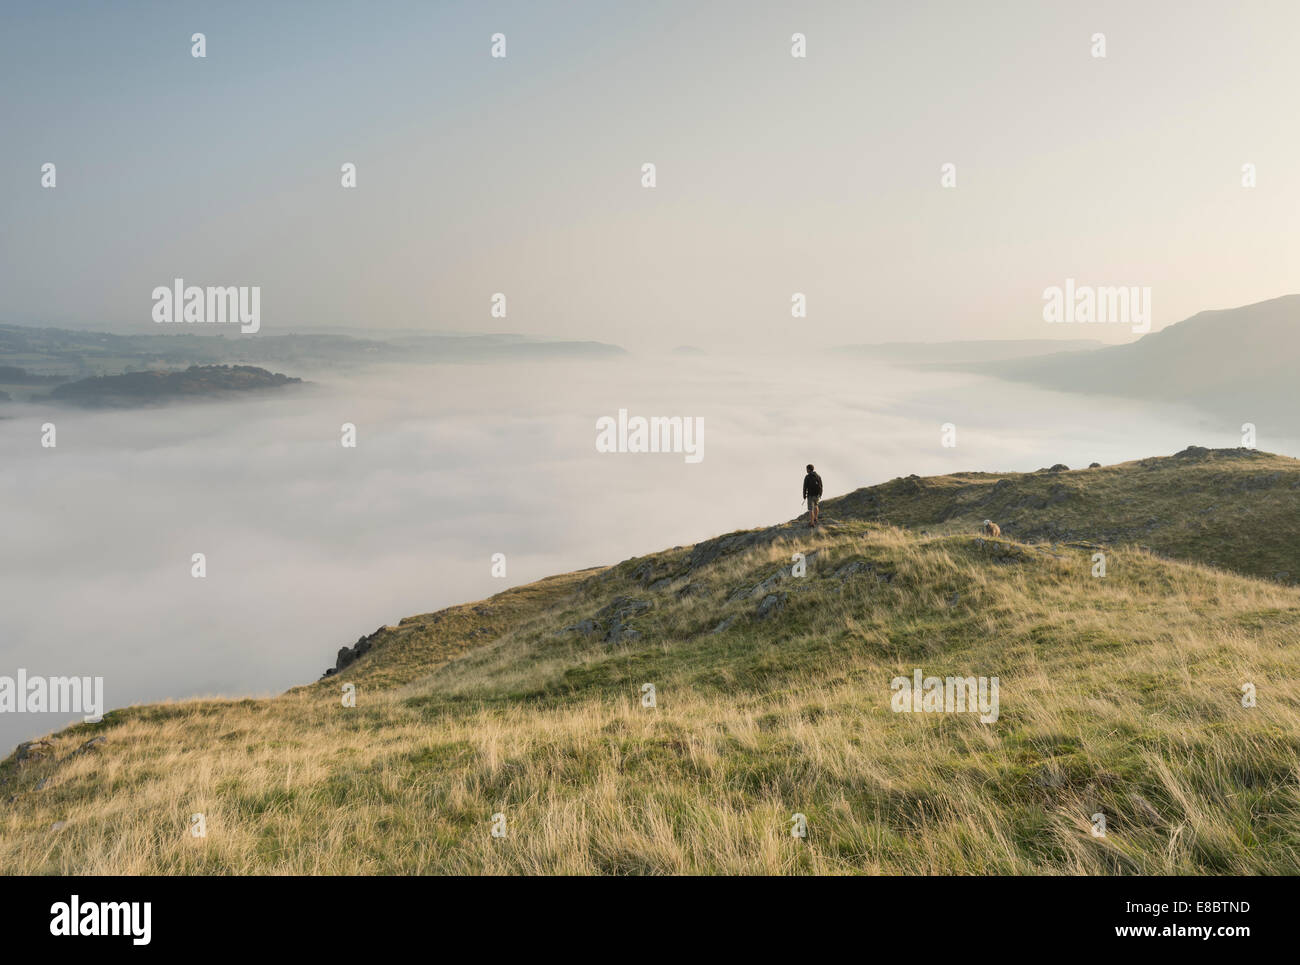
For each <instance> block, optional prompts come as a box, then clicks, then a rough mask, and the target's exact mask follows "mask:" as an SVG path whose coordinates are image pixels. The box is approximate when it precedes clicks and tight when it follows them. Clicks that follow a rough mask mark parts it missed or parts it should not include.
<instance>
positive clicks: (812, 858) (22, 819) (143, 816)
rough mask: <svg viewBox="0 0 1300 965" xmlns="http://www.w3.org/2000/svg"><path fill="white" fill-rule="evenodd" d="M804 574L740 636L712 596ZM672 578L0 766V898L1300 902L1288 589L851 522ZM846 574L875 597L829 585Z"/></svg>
mask: <svg viewBox="0 0 1300 965" xmlns="http://www.w3.org/2000/svg"><path fill="white" fill-rule="evenodd" d="M812 550H818V551H820V552H819V555H818V556H817V557H815V559H814V560H813V561H812V562H810V564H809V572H808V575H807V576H806V577H804V578H802V579H796V578H788V579H786V580H784V581H781V582H780V583H779V585H778V586H777V588H776V589H775V590H774V591H773V592H777V593H787V594H788V597H787V600H786V605H785V607H784V609H783V610H782V611H781V612H780V613H779V614H778V615H777V616H775V617H773V618H772V619H769V620H765V621H760V620H757V619H756V618H755V616H754V611H755V607H756V605H757V602H758V600H757V599H756V598H753V597H747V598H743V599H742V598H739V597H740V595H739V594H738V593H736V592H735V591H736V590H737V588H739V587H745V586H752V585H754V584H757V583H758V582H759V581H760V580H763V579H764V578H766V577H768V576H770V575H772V574H773V573H774V572H775V571H776V570H777V569H778V568H779V567H781V566H783V565H788V564H789V561H790V558H791V554H792V553H793V552H795V551H801V552H805V553H807V552H810V551H812ZM687 559H688V551H686V550H679V551H670V552H669V553H665V554H658V555H657V556H656V557H654V558H653V560H652V562H653V563H654V565H655V566H656V567H659V568H660V572H668V573H675V574H676V576H674V577H673V578H672V579H671V580H670V582H669V584H668V585H667V586H666V587H660V588H659V589H657V590H655V591H653V592H652V591H650V590H648V589H646V588H645V586H644V585H643V582H644V581H641V582H638V580H637V579H635V578H634V576H633V572H634V570H635V567H636V565H637V564H638V561H629V563H625V564H621V565H620V566H619V567H617V568H613V569H611V570H609V571H606V572H605V573H603V574H597V573H596V571H588V572H585V573H579V574H570V575H568V576H565V577H558V578H554V579H551V580H547V581H543V582H541V583H539V584H534V585H532V586H529V587H522V588H519V589H517V590H513V591H509V592H507V593H504V594H501V595H499V596H498V597H494V598H493V599H492V600H490V601H485V602H484V603H482V604H480V605H479V606H478V609H477V610H476V609H475V607H474V606H471V605H467V606H464V607H457V608H453V609H452V610H450V611H444V612H443V614H441V615H426V616H423V617H416V618H411V619H409V620H406V621H403V623H402V624H401V625H400V626H399V627H397V628H390V630H388V631H386V633H385V634H384V635H383V640H382V642H381V643H380V644H379V645H378V646H377V647H376V649H375V650H374V651H373V652H372V653H370V654H368V655H367V656H366V657H364V658H362V659H361V660H360V661H359V662H358V663H357V664H355V665H354V666H353V667H350V668H348V670H346V671H345V672H344V673H343V674H341V675H340V676H338V677H335V678H329V679H326V680H324V681H321V682H319V683H317V684H314V685H311V686H307V687H303V688H298V689H296V690H294V691H291V692H290V693H288V694H285V695H283V696H281V697H278V698H275V699H270V700H238V701H214V700H196V701H180V702H176V703H169V704H157V705H151V706H147V707H139V708H131V709H128V710H125V711H120V712H115V713H113V714H110V715H109V716H108V718H107V719H106V721H105V723H104V724H101V725H97V726H95V727H90V726H81V727H76V728H72V729H70V730H68V731H65V732H63V733H62V734H60V735H57V736H56V737H55V738H54V742H55V753H54V756H53V758H52V759H50V760H45V761H35V762H27V763H24V764H22V765H19V764H17V763H15V762H14V761H13V760H12V759H11V760H10V761H8V762H6V763H5V764H4V765H3V767H2V768H0V777H2V778H3V779H4V780H5V782H6V783H5V784H4V786H3V789H2V791H3V794H4V797H5V798H6V799H9V798H11V797H12V799H11V800H9V801H8V803H6V804H4V805H3V806H0V870H3V871H4V872H5V873H9V874H13V873H46V872H52V873H73V874H358V873H361V874H370V873H398V874H409V873H414V874H419V873H451V874H460V873H464V874H482V873H487V874H520V873H522V874H609V873H614V874H626V873H656V874H660V873H663V874H674V873H723V874H792V873H816V874H838V873H863V872H866V873H907V874H918V873H919V874H926V873H935V874H1007V873H1027V874H1113V873H1141V874H1200V873H1210V874H1257V873H1290V874H1294V873H1297V872H1300V859H1298V858H1297V855H1298V854H1300V791H1298V787H1300V785H1298V784H1297V778H1298V777H1300V757H1298V755H1300V682H1298V678H1300V675H1298V674H1297V669H1300V668H1298V667H1297V663H1298V661H1297V656H1296V646H1295V643H1294V640H1295V635H1296V628H1297V624H1298V623H1300V592H1298V591H1297V590H1295V589H1293V588H1290V587H1286V586H1281V585H1278V584H1276V583H1272V582H1267V581H1261V580H1255V579H1250V578H1246V577H1242V576H1237V575H1234V574H1231V573H1227V572H1223V571H1218V570H1214V569H1210V568H1207V567H1201V566H1196V565H1192V564H1186V563H1177V562H1171V561H1167V560H1162V559H1159V558H1156V557H1154V556H1151V555H1150V554H1148V553H1145V552H1142V551H1139V550H1137V549H1133V548H1126V549H1119V550H1115V551H1113V552H1111V553H1110V558H1109V563H1108V565H1109V572H1108V575H1107V577H1106V578H1105V579H1095V578H1094V577H1092V576H1091V575H1090V571H1091V559H1090V551H1089V550H1087V549H1076V548H1066V547H1055V548H1052V547H1043V546H1039V547H1028V546H1022V545H1019V544H1016V543H1014V542H1011V541H1008V540H1001V541H977V540H976V539H975V538H974V536H973V535H956V534H945V535H941V536H920V535H918V534H915V533H910V532H906V531H903V530H899V529H893V528H889V527H882V526H877V525H872V524H868V523H862V522H844V523H839V524H832V525H830V526H829V527H827V528H826V529H825V530H823V531H821V532H819V533H817V534H816V535H814V536H808V535H807V534H806V531H801V530H796V529H791V530H790V531H789V534H788V535H786V536H783V537H782V538H780V539H777V540H776V541H774V542H770V543H767V544H765V545H764V544H760V545H757V546H755V547H753V548H750V549H748V550H745V551H742V552H739V553H735V554H732V555H729V556H723V557H722V558H720V559H719V560H717V561H716V562H714V563H712V564H711V565H708V566H704V567H699V568H697V569H696V570H695V571H692V572H688V571H687V570H686V569H685V566H686V561H687ZM855 559H856V560H862V561H867V562H870V563H871V564H872V566H873V569H872V570H869V571H865V572H860V573H857V574H854V575H851V576H845V577H842V578H841V577H837V576H836V575H835V572H836V570H837V569H838V568H839V567H841V566H842V565H843V564H844V563H846V562H849V561H852V560H855ZM640 562H644V561H640ZM594 574H595V575H594ZM687 583H694V584H696V589H697V592H696V593H695V594H693V595H689V596H680V597H679V595H678V592H677V591H678V590H679V589H681V587H682V586H684V585H686V584H687ZM618 596H634V597H637V598H639V599H645V600H647V601H650V602H652V603H653V604H654V606H653V608H651V609H650V610H648V611H646V612H645V613H643V614H641V615H639V616H637V617H635V618H634V620H633V624H634V625H635V626H636V627H637V628H638V629H639V630H640V632H641V636H639V637H637V638H635V639H632V640H629V641H627V642H624V643H620V644H605V643H602V642H600V640H599V639H598V637H594V636H584V635H582V634H580V633H564V632H559V631H561V628H563V627H565V626H567V625H569V624H572V623H574V622H576V621H577V620H579V619H582V618H586V617H590V616H592V615H593V614H594V613H596V612H597V611H598V610H599V609H600V608H601V607H602V606H604V605H605V604H606V603H608V602H609V601H610V600H612V599H614V598H615V597H618ZM727 616H735V617H736V620H735V622H734V624H733V625H732V626H731V628H730V629H727V630H725V631H722V632H719V633H713V632H711V631H712V629H713V627H714V626H715V625H716V624H717V623H718V622H719V621H720V620H722V619H723V618H724V617H727ZM476 627H488V628H489V629H490V630H491V634H490V636H488V637H485V636H480V637H479V638H478V639H479V640H481V641H483V642H481V643H478V644H472V643H467V640H466V637H467V634H468V632H469V630H470V629H471V628H476ZM916 667H920V668H923V669H924V671H925V672H926V674H927V675H929V674H934V675H938V676H944V675H946V674H960V675H963V676H966V675H986V676H998V677H999V678H1000V681H1001V692H1000V697H1001V699H1000V715H1001V716H1000V718H999V720H998V721H997V722H996V723H994V724H988V725H986V724H982V723H980V722H979V721H978V719H977V718H976V717H975V716H974V715H970V714H895V713H893V712H891V710H890V697H891V691H890V687H889V684H890V680H891V679H892V678H893V677H895V676H897V675H904V676H909V675H910V674H911V671H912V669H913V668H916ZM644 682H652V683H654V684H655V686H656V688H657V701H658V706H657V707H655V708H653V709H648V708H643V707H642V706H641V704H640V700H639V692H640V685H641V684H642V683H644ZM1248 682H1249V683H1253V684H1255V686H1256V687H1257V688H1258V695H1259V699H1258V706H1256V707H1254V708H1244V707H1242V706H1241V686H1242V684H1243V683H1248ZM346 683H352V684H354V685H355V686H356V688H357V706H356V707H354V708H347V707H344V706H343V705H342V701H341V698H340V695H341V689H342V686H343V685H344V684H346ZM98 733H102V734H104V735H105V736H106V737H107V742H106V743H105V744H103V745H102V746H101V747H100V748H99V749H98V750H97V751H92V752H88V753H84V754H79V755H73V754H72V751H74V750H75V749H76V748H77V747H78V746H79V745H80V744H81V742H82V741H84V740H86V739H87V738H88V737H90V736H92V735H93V734H98ZM41 781H44V782H45V783H44V784H43V785H42V786H41V787H40V788H39V789H38V788H37V785H38V784H39V783H40V782H41ZM498 812H500V813H504V814H505V815H506V822H507V825H506V827H507V833H506V836H505V837H504V838H494V837H492V836H491V834H490V830H491V827H492V815H494V814H496V813H498ZM1096 812H1101V813H1104V814H1105V815H1106V819H1107V825H1108V826H1107V834H1106V836H1105V837H1095V836H1094V835H1093V834H1092V815H1093V814H1094V813H1096ZM795 813H801V814H804V815H806V816H807V820H808V837H807V838H806V839H799V838H795V837H793V836H791V834H790V828H791V818H792V815H794V814H795ZM194 814H202V815H204V820H205V822H206V830H207V834H206V837H204V838H195V837H194V836H193V835H191V834H190V831H189V825H190V820H191V815H194ZM56 822H62V824H61V826H60V827H58V829H57V830H56V829H54V826H55V824H56Z"/></svg>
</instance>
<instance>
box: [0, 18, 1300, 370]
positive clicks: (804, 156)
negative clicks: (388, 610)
mask: <svg viewBox="0 0 1300 965" xmlns="http://www.w3.org/2000/svg"><path fill="white" fill-rule="evenodd" d="M498 31H499V32H502V33H504V34H505V35H506V40H507V56H506V57H505V58H504V59H493V58H492V57H490V55H489V53H490V46H491V40H490V38H491V35H492V34H493V33H496V32H498ZM194 32H203V33H204V34H205V35H206V43H207V56H206V58H204V59H196V58H194V57H192V56H191V54H190V47H191V42H190V37H191V34H193V33H194ZM795 32H801V33H803V34H805V35H806V36H807V51H808V55H807V57H806V58H804V59H796V58H794V57H792V56H791V54H790V47H791V35H792V34H793V33H795ZM1095 33H1104V34H1105V38H1106V52H1107V56H1106V57H1105V58H1104V59H1101V58H1094V57H1093V56H1092V55H1091V49H1092V36H1093V34H1095ZM1297 36H1300V4H1296V3H1294V2H1293V0H1278V2H1244V3H1231V4H1228V3H1220V2H1206V0H1181V2H1172V0H1171V2H1133V0H1124V2H1091V3H1077V2H1070V3H1067V2H1045V0H1026V2H1009V3H1008V2H1001V3H998V4H992V5H990V4H975V3H969V2H953V3H908V4H900V3H897V2H892V3H852V4H850V3H842V2H841V3H830V2H827V3H799V4H785V3H762V2H722V3H718V2H715V3H709V2H700V0H691V2H668V3H641V4H630V3H618V4H612V3H609V2H607V0H599V2H577V0H566V2H542V0H534V2H524V3H492V2H467V3H444V2H437V3H434V2H424V3H396V2H393V3H387V2H366V3H356V4H339V3H318V2H313V3H300V4H289V3H275V4H269V3H261V2H253V3H223V4H220V5H218V4H215V3H207V4H204V3H179V2H165V3H156V4H153V3H129V2H124V3H114V4H105V3H98V2H97V3H85V4H68V3H63V4H58V5H57V6H56V5H54V4H48V3H37V2H9V3H6V4H5V5H4V7H3V11H2V12H0V80H2V81H3V82H2V83H0V131H2V132H3V141H2V145H3V146H2V149H0V223H2V224H3V231H2V232H0V292H3V302H0V322H12V323H19V324H57V325H62V326H67V327H86V328H109V329H111V330H113V331H117V332H121V333H147V334H156V333H158V332H159V331H162V329H160V327H159V326H157V325H155V324H154V323H153V322H152V321H151V319H150V309H151V307H152V303H151V300H150V293H151V292H152V290H153V288H154V287H156V286H158V285H167V284H170V282H171V279H173V278H175V277H178V276H179V277H183V278H184V279H185V280H186V282H187V283H189V284H197V285H260V286H261V287H262V306H263V308H262V333H263V334H276V333H285V332H289V331H295V330H302V329H304V328H314V329H319V328H322V327H333V326H338V327H347V328H349V329H356V328H366V327H373V328H376V329H381V328H382V329H393V328H404V329H426V330H429V331H437V330H456V331H468V332H496V331H511V332H520V333H524V334H532V335H550V336H563V337H569V338H585V339H597V340H602V341H608V342H614V343H617V344H621V345H624V346H626V347H629V348H632V349H656V348H668V347H671V346H673V345H677V344H681V343H690V344H696V345H703V346H709V347H722V346H732V347H736V346H743V347H745V348H764V347H768V348H779V347H783V346H787V345H792V344H798V343H800V342H806V341H807V340H808V339H809V338H810V337H811V338H812V339H813V340H814V341H815V342H816V343H818V344H822V345H833V344H836V343H841V342H874V341H911V340H937V339H958V338H960V339H967V338H1051V337H1076V338H1077V337H1094V338H1103V339H1106V340H1108V341H1116V340H1127V339H1129V338H1132V337H1133V336H1132V334H1131V333H1130V332H1129V330H1128V329H1127V328H1121V327H1118V326H1089V327H1086V328H1084V327H1070V328H1064V327H1062V326H1049V325H1047V324H1046V323H1044V322H1043V320H1042V315H1041V310H1042V292H1043V289H1044V288H1045V287H1048V286H1051V285H1062V284H1063V283H1064V281H1065V279H1066V278H1074V279H1076V281H1077V282H1078V283H1079V284H1081V285H1089V284H1090V285H1096V286H1101V285H1138V286H1149V287H1150V288H1151V289H1152V306H1153V314H1154V327H1155V328H1159V327H1161V326H1163V325H1165V324H1168V323H1171V322H1175V321H1178V320H1180V319H1182V318H1184V317H1186V316H1188V315H1191V314H1193V313H1195V312H1197V311H1200V310H1202V309H1206V308H1226V307H1231V306H1236V305H1241V304H1246V303H1250V302H1255V301H1260V300H1263V299H1266V298H1272V297H1275V296H1277V295H1282V294H1286V293H1290V292H1295V291H1300V282H1298V281H1297V266H1300V241H1297V239H1298V238H1300V124H1297V122H1296V118H1297V117H1300V58H1297V57H1296V55H1295V43H1296V37H1297ZM47 162H52V163H54V164H55V165H56V166H57V187H55V188H53V189H48V188H42V187H41V183H40V180H41V166H42V164H45V163H47ZM344 162H353V163H355V164H356V165H357V168H358V186H357V187H356V188H355V189H345V188H343V187H341V186H340V183H339V181H340V165H342V164H343V163H344ZM645 162H652V163H654V164H655V165H656V166H657V176H658V185H657V187H655V188H653V189H647V188H643V187H642V186H641V165H642V164H643V163H645ZM945 163H953V164H955V165H956V166H957V186H956V187H955V188H949V189H945V188H943V187H941V186H940V169H941V166H942V165H943V164H945ZM1246 163H1250V164H1254V165H1255V166H1256V170H1257V178H1258V186H1257V187H1255V188H1253V189H1248V188H1243V187H1242V185H1241V180H1242V165H1243V164H1246ZM494 292H504V293H505V294H506V296H507V298H508V306H509V314H508V317H507V318H506V319H494V318H492V317H491V316H490V314H489V307H490V299H491V296H492V294H493V293H494ZM793 292H804V293H806V295H807V297H808V306H809V318H808V319H807V320H796V319H792V318H791V317H790V296H791V294H792V293H793Z"/></svg>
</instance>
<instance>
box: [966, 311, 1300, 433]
mask: <svg viewBox="0 0 1300 965" xmlns="http://www.w3.org/2000/svg"><path fill="white" fill-rule="evenodd" d="M1083 327H1084V328H1086V327H1087V326H1083ZM1298 356H1300V294H1296V295H1283V296H1281V297H1279V298H1272V299H1269V300H1268V301H1263V302H1256V303H1254V304H1253V305H1243V306H1241V307H1239V308H1227V309H1217V310H1213V311H1204V312H1199V313H1197V314H1196V315H1193V316H1192V317H1191V318H1187V319H1184V320H1183V321H1181V322H1177V323H1176V324H1173V325H1169V326H1166V327H1165V328H1163V329H1161V330H1160V331H1158V332H1152V333H1151V334H1150V335H1145V336H1143V337H1142V338H1140V339H1138V340H1137V341H1136V342H1133V343H1132V344H1130V345H1117V346H1111V347H1107V348H1101V349H1097V350H1096V351H1095V352H1087V353H1082V354H1079V353H1071V354H1056V355H1045V356H1039V357H1035V358H1025V359H1017V360H1011V361H1003V362H989V363H987V364H982V365H977V366H975V365H973V366H970V368H972V369H973V370H975V371H980V372H985V373H988V374H991V375H996V376H998V377H1000V378H1004V379H1010V380H1013V381H1018V382H1030V383H1033V384H1035V385H1041V386H1047V387H1050V388H1054V389H1060V390H1063V391H1068V392H1079V393H1087V394H1090V395H1115V396H1123V397H1128V398H1137V399H1149V400H1152V401H1160V402H1175V403H1184V404H1188V405H1194V406H1197V407H1199V408H1201V409H1206V410H1210V411H1213V412H1215V413H1217V414H1219V415H1221V416H1222V417H1223V418H1224V419H1225V420H1231V421H1232V422H1234V423H1237V422H1256V423H1259V422H1263V421H1265V420H1268V421H1271V422H1273V423H1274V424H1275V425H1276V424H1277V423H1279V422H1281V420H1286V422H1287V424H1288V425H1290V424H1293V422H1294V419H1295V414H1296V399H1297V383H1296V375H1295V360H1296V358H1297V357H1298Z"/></svg>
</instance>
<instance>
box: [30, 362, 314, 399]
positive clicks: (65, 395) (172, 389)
mask: <svg viewBox="0 0 1300 965" xmlns="http://www.w3.org/2000/svg"><path fill="white" fill-rule="evenodd" d="M301 382H302V379H297V378H293V377H291V376H288V375H282V374H280V373H278V372H268V371H267V370H266V369H259V368H257V367H256V366H253V365H191V366H190V367H189V368H188V369H185V371H183V372H128V373H126V374H124V375H100V376H95V377H93V378H89V379H80V380H78V381H76V382H66V383H64V384H63V385H60V386H58V387H56V388H55V389H54V390H53V391H52V392H51V393H50V396H49V397H50V399H52V400H54V401H56V402H66V403H71V404H74V405H81V406H93V407H96V408H118V407H123V406H135V405H148V404H150V403H160V402H173V401H177V400H181V399H201V398H212V397H216V396H226V395H230V394H232V393H239V392H254V391H258V390H264V389H276V388H280V387H282V386H286V385H295V384H301Z"/></svg>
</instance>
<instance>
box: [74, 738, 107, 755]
mask: <svg viewBox="0 0 1300 965" xmlns="http://www.w3.org/2000/svg"><path fill="white" fill-rule="evenodd" d="M107 743H108V738H107V737H105V736H103V735H102V734H101V735H100V736H99V737H92V738H91V739H90V740H88V741H86V742H85V743H84V744H82V745H81V746H80V747H78V748H77V749H76V750H75V751H73V752H72V753H74V754H86V753H89V752H90V751H93V750H98V749H99V748H101V747H103V746H104V745H105V744H107Z"/></svg>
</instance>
